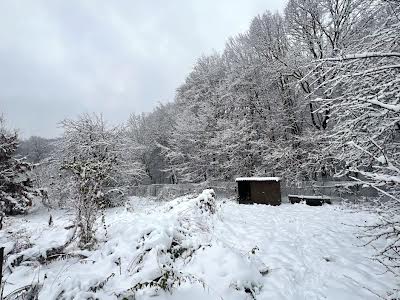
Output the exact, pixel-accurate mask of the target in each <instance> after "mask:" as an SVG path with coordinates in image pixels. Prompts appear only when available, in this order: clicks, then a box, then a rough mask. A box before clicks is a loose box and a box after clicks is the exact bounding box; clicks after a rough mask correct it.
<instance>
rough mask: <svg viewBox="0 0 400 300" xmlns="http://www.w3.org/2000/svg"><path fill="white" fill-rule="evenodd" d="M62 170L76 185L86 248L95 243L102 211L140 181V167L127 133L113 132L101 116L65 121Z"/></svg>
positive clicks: (75, 197) (78, 216) (76, 205)
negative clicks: (125, 138) (128, 145)
mask: <svg viewBox="0 0 400 300" xmlns="http://www.w3.org/2000/svg"><path fill="white" fill-rule="evenodd" d="M62 124H63V129H64V136H63V139H62V146H61V152H62V153H61V155H62V164H61V169H62V170H66V171H68V172H69V174H70V176H71V177H67V178H71V179H72V181H73V182H74V194H72V195H70V196H71V198H72V199H73V203H74V208H75V211H76V221H75V222H76V224H75V225H76V226H79V235H80V241H81V246H82V247H85V248H87V247H91V246H92V245H93V243H94V240H95V234H94V226H95V221H96V218H97V216H98V213H99V210H101V209H104V208H105V207H107V206H110V204H111V203H112V201H113V199H115V198H116V197H120V196H121V195H122V196H124V190H125V188H126V186H127V183H129V182H130V180H133V179H135V178H136V177H140V176H141V173H142V170H141V166H140V164H137V163H136V162H135V161H130V160H129V159H130V157H129V153H130V152H129V151H128V149H126V148H125V144H124V143H123V142H122V141H123V132H122V130H121V128H119V127H113V128H109V127H108V126H107V124H106V123H105V121H104V120H103V118H102V117H101V116H97V115H93V116H90V115H82V116H81V117H80V118H79V119H78V120H76V121H75V120H65V121H63V123H62Z"/></svg>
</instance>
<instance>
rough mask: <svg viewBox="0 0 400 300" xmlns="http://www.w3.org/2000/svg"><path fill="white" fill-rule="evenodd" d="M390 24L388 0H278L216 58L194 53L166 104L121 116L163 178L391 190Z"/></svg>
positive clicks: (393, 4)
mask: <svg viewBox="0 0 400 300" xmlns="http://www.w3.org/2000/svg"><path fill="white" fill-rule="evenodd" d="M399 19H400V3H399V1H384V0H373V1H372V0H370V1H369V0H367V1H365V0H362V1H358V0H290V1H289V2H288V4H287V6H286V8H285V11H284V14H279V13H275V14H272V13H270V12H265V13H264V14H262V15H259V16H257V17H255V18H254V19H253V20H252V22H251V24H250V28H249V29H248V31H247V32H245V33H242V34H240V35H238V36H236V37H233V38H231V39H230V40H229V42H228V43H227V44H226V47H225V50H224V51H223V53H221V54H219V53H214V54H212V55H209V56H203V57H201V58H200V59H199V60H198V62H197V63H196V65H195V66H194V68H193V71H192V72H191V73H190V74H189V75H188V76H187V78H186V81H185V83H184V84H183V85H182V86H180V87H179V88H178V89H177V93H176V99H175V101H174V102H173V103H172V104H169V105H166V106H162V105H160V106H159V107H157V108H156V110H155V111H154V112H153V113H150V114H147V115H141V116H135V117H132V119H131V121H130V125H132V124H133V125H134V126H133V127H132V128H135V130H134V131H135V132H136V134H137V139H136V140H137V142H138V144H140V145H142V146H144V147H145V148H146V149H147V150H146V151H145V152H144V153H145V155H144V157H143V163H144V165H145V166H146V170H148V171H149V172H150V173H149V175H151V172H153V171H154V168H153V167H152V166H151V165H150V164H151V163H152V162H154V160H156V161H159V162H162V164H161V166H162V167H161V168H159V169H158V171H162V172H163V174H164V178H168V180H169V181H170V182H200V181H204V180H210V179H220V180H231V179H232V178H234V177H235V176H237V175H246V176H247V175H249V176H250V175H277V176H282V177H284V178H286V179H288V180H290V181H291V182H293V181H295V180H300V181H301V180H316V179H320V178H321V177H327V176H337V177H343V176H348V177H351V178H354V179H356V180H359V179H360V178H362V180H363V181H366V182H368V183H369V184H374V185H375V184H377V185H385V186H390V187H392V186H393V185H396V186H397V185H398V184H399V181H400V180H399V178H400V177H399V176H400V172H399V162H400V150H399V149H400V148H399V134H400V123H399V121H400V116H399V112H400V100H399V99H400V85H399V72H400V46H399V45H400V44H399V37H400V22H399ZM159 124H162V126H159ZM157 178H160V177H159V176H158V177H157ZM152 179H153V180H154V178H153V177H152ZM156 181H157V180H156Z"/></svg>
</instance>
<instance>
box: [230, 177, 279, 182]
mask: <svg viewBox="0 0 400 300" xmlns="http://www.w3.org/2000/svg"><path fill="white" fill-rule="evenodd" d="M236 181H281V178H280V177H238V178H236Z"/></svg>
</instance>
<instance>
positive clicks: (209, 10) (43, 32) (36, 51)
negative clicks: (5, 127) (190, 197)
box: [0, 0, 285, 138]
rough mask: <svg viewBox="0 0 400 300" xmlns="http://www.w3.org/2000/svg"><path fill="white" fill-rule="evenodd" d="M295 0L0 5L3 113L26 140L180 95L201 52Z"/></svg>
mask: <svg viewBox="0 0 400 300" xmlns="http://www.w3.org/2000/svg"><path fill="white" fill-rule="evenodd" d="M284 2H285V0H191V1H189V0H168V1H167V0H153V1H151V0H149V1H145V0H141V1H139V0H129V1H128V0H126V1H122V0H119V1H106V0H104V1H78V0H76V1H57V0H47V1H46V0H44V1H40V0H39V1H33V0H25V1H22V0H21V1H20V0H4V1H1V2H0V112H1V113H3V114H4V115H5V117H6V119H7V121H8V124H9V125H10V126H12V127H14V128H19V129H20V133H21V134H22V136H23V137H25V138H26V137H29V136H30V135H40V136H45V137H54V136H57V135H59V134H60V129H57V126H58V122H59V121H61V120H62V119H64V118H71V117H76V116H77V115H78V114H80V113H83V112H102V113H103V114H104V116H105V118H106V119H108V120H110V121H112V122H113V123H120V122H124V121H125V120H126V119H127V118H128V116H129V114H131V113H132V112H136V113H139V112H146V111H151V110H152V108H153V107H154V106H155V105H156V104H157V102H167V101H172V100H173V97H174V92H175V89H176V88H177V87H178V86H179V85H180V84H181V83H182V82H183V80H184V78H185V76H186V75H187V74H188V73H189V72H190V70H191V68H192V66H193V64H194V63H195V62H196V60H197V58H198V57H199V56H200V55H202V54H209V53H212V51H213V49H215V50H217V51H221V50H222V49H223V47H224V44H225V42H226V40H227V38H228V37H229V36H232V35H235V34H237V33H239V32H243V31H245V30H246V29H247V28H248V26H249V23H250V21H251V19H252V17H254V16H255V15H257V14H261V13H263V12H264V11H265V10H266V9H269V10H271V11H276V10H282V9H283V6H284Z"/></svg>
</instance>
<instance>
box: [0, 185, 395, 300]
mask: <svg viewBox="0 0 400 300" xmlns="http://www.w3.org/2000/svg"><path fill="white" fill-rule="evenodd" d="M51 214H52V215H53V220H54V225H53V226H51V227H49V226H48V224H47V221H48V218H49V212H47V211H37V212H36V213H35V214H33V215H28V216H24V217H13V218H7V219H6V221H5V230H3V231H2V232H0V244H2V245H8V249H10V248H12V247H13V246H12V244H13V243H19V244H21V245H22V244H26V245H30V246H29V247H28V249H25V250H22V249H21V251H19V252H23V251H28V250H29V251H31V253H33V255H35V253H36V252H38V253H43V251H44V252H45V249H47V248H49V247H51V246H52V245H58V244H59V243H62V242H63V241H64V240H65V239H67V237H68V232H69V231H68V230H66V229H64V227H66V226H67V225H69V224H70V222H69V219H70V218H71V216H69V215H67V214H66V213H65V211H51ZM375 218H376V216H375V215H374V214H372V213H370V212H365V211H354V210H350V209H346V208H344V207H342V206H340V205H325V206H321V207H309V206H307V205H302V204H294V205H291V204H282V205H280V206H267V205H239V204H237V203H236V202H233V201H227V200H220V201H217V202H215V201H214V193H213V191H212V190H205V191H204V192H203V193H201V194H200V195H199V196H198V197H194V198H191V197H190V196H183V197H179V198H177V199H175V200H172V201H169V202H166V203H157V202H154V201H149V200H147V199H143V198H137V197H135V198H132V199H131V201H130V203H129V205H127V207H125V208H122V207H120V208H113V209H110V210H108V211H107V212H106V225H107V226H106V228H107V234H106V232H105V231H104V229H103V227H102V226H100V227H99V230H98V235H97V239H98V247H97V248H96V249H94V250H92V251H85V252H82V251H80V250H78V249H77V248H76V247H74V246H71V248H69V253H70V254H73V253H75V254H78V253H81V254H82V253H83V254H85V255H86V256H87V258H83V259H82V258H78V257H76V256H75V257H72V256H71V257H65V258H64V259H58V260H53V261H50V262H48V263H46V264H39V263H38V262H35V261H29V260H27V261H25V262H23V263H21V264H20V265H19V266H16V267H13V272H12V273H10V272H9V271H7V272H6V276H5V278H6V280H7V284H6V286H5V292H4V294H5V295H8V294H9V293H10V292H12V291H14V290H15V289H17V288H19V287H22V286H24V285H28V284H32V283H33V282H39V284H40V285H41V291H40V294H39V299H55V298H56V297H57V295H60V293H63V294H62V295H63V299H87V298H89V297H93V298H98V299H117V295H121V294H124V293H126V291H128V290H130V289H132V288H133V287H134V286H135V285H137V284H138V283H141V282H146V281H151V280H153V279H155V278H157V277H160V276H162V275H163V274H165V272H172V273H169V274H176V276H177V277H178V278H180V279H181V281H180V282H179V284H177V285H173V284H172V275H171V276H170V277H168V280H167V282H168V283H169V284H171V286H172V285H173V287H172V288H171V290H170V291H163V290H160V289H158V290H156V289H154V288H150V287H145V288H142V289H139V290H138V291H136V292H135V297H136V298H135V299H139V300H142V299H154V300H157V299H170V300H184V299H191V300H200V299H228V300H236V299H237V300H239V299H253V298H252V297H254V298H255V299H378V296H376V295H375V293H377V294H380V295H384V296H385V295H386V292H388V291H390V290H391V289H393V288H394V287H395V279H394V277H393V276H392V275H391V274H389V273H385V270H384V269H383V267H382V266H381V265H380V264H378V263H377V262H375V261H372V260H371V259H370V257H371V256H372V255H373V254H374V250H373V249H372V248H369V247H361V244H362V243H363V241H362V240H359V239H357V237H356V234H357V232H358V231H357V230H358V229H357V227H355V226H352V225H359V224H369V223H371V222H373V221H374V220H375ZM168 251H170V252H171V253H170V252H168ZM8 252H9V251H8ZM173 254H174V255H175V257H177V258H176V259H174V258H172V257H173ZM12 255H15V253H14V254H11V255H10V256H9V257H8V259H7V262H6V265H7V264H8V263H9V262H10V257H11V256H12ZM173 272H175V273H173ZM45 277H46V278H45ZM96 286H97V287H99V286H101V288H94V287H96ZM246 291H247V292H246ZM250 294H253V296H251V295H250ZM124 295H125V296H127V297H128V296H129V295H126V294H124ZM127 299H129V298H127Z"/></svg>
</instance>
